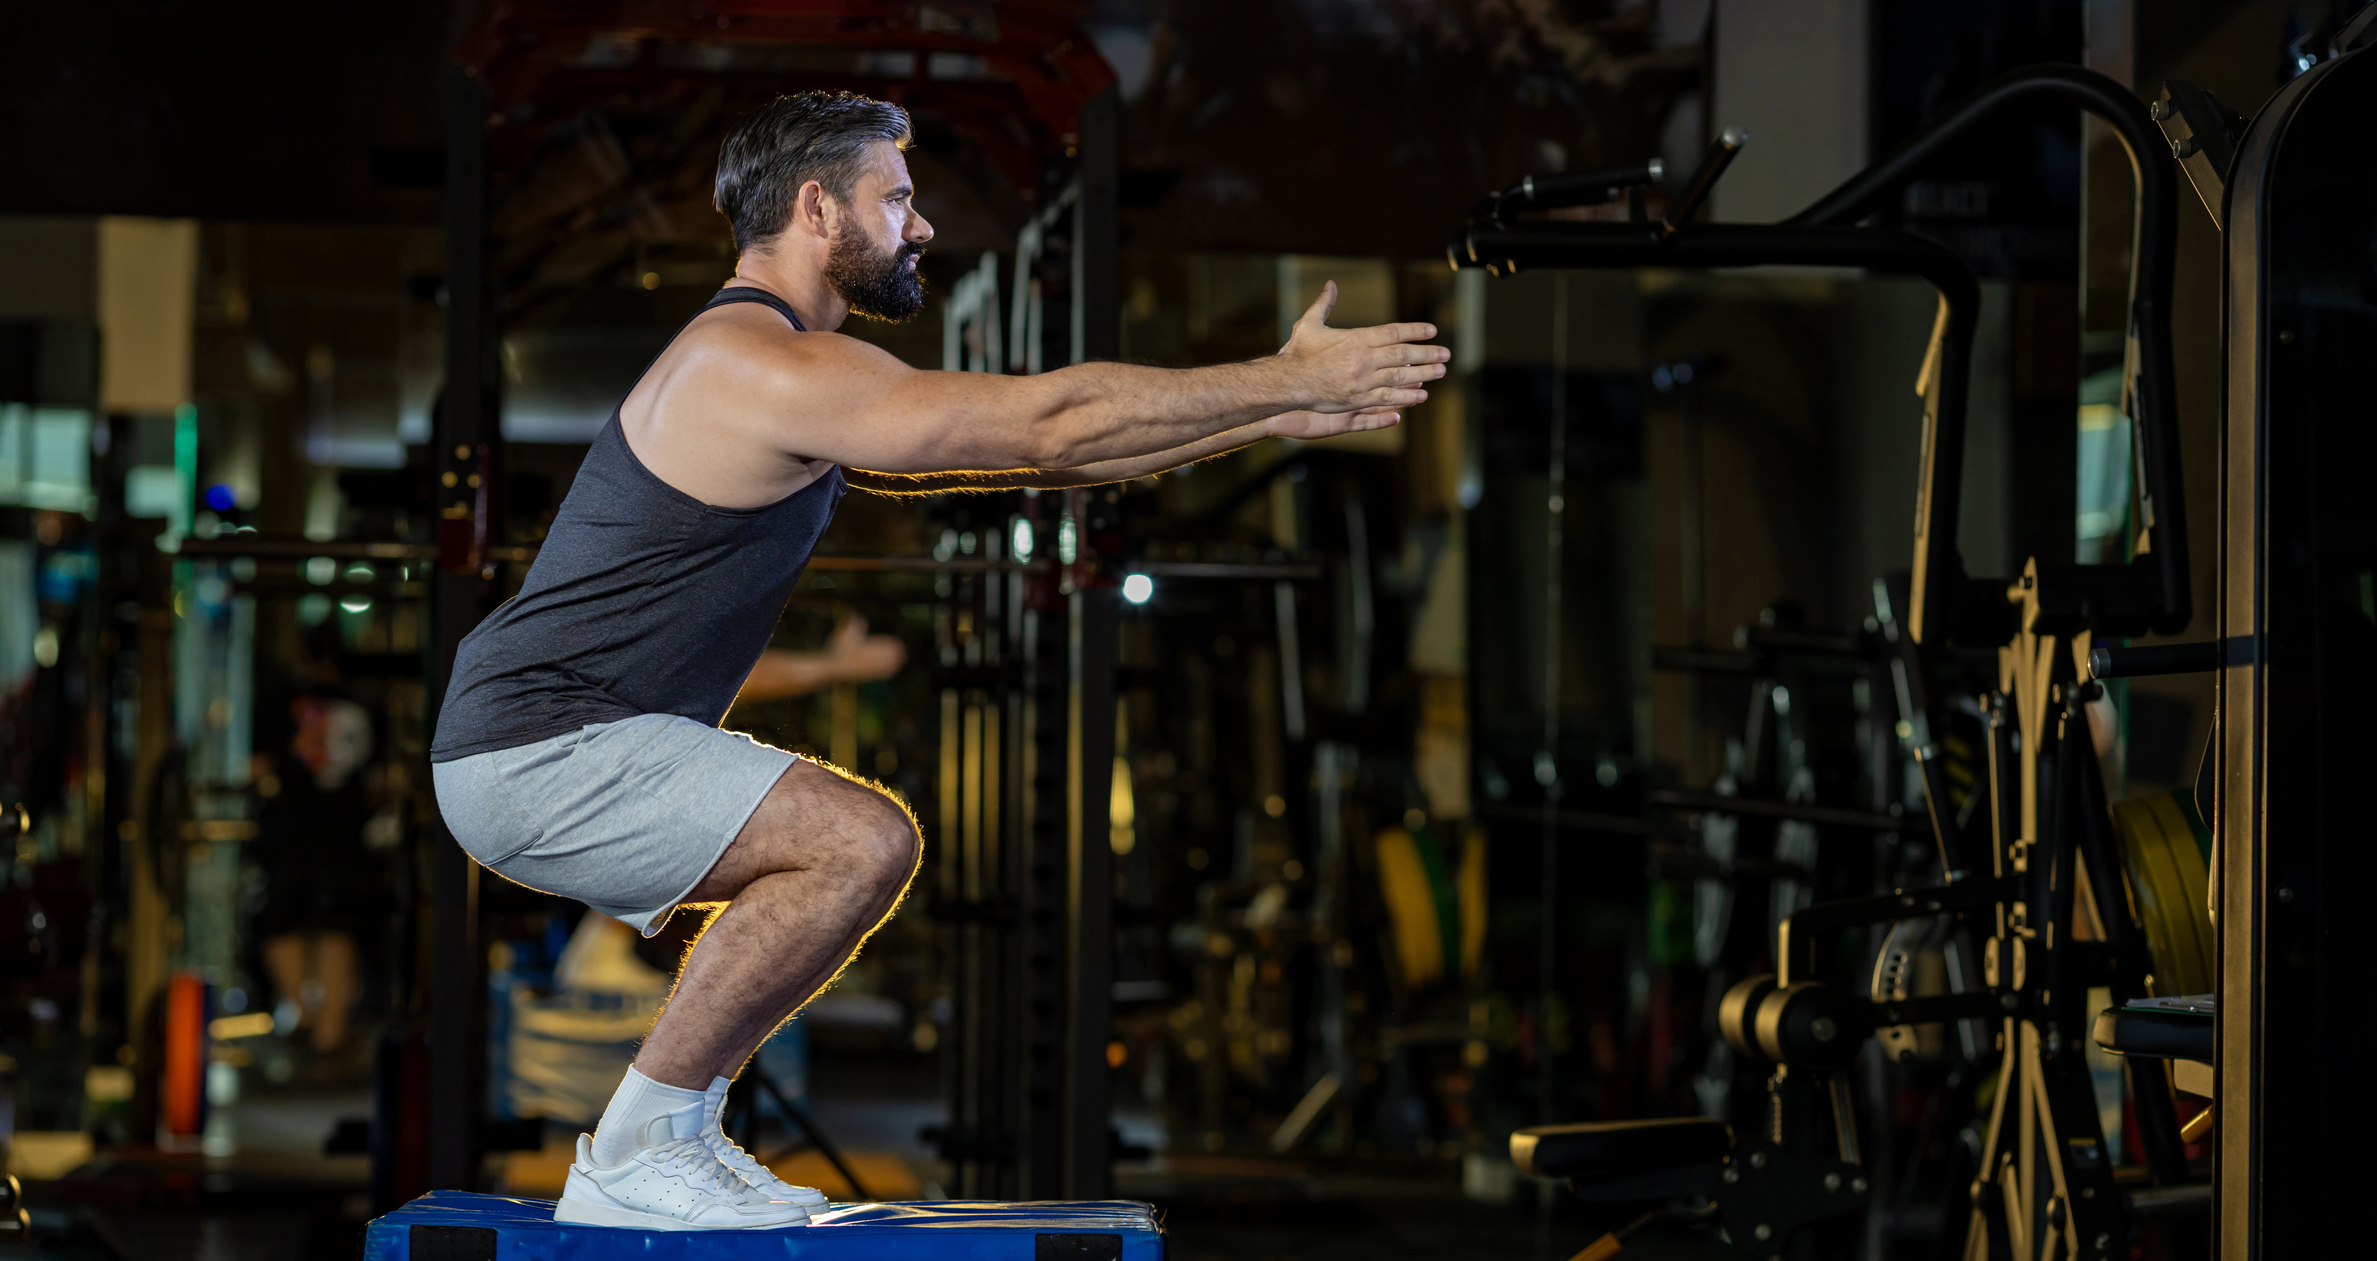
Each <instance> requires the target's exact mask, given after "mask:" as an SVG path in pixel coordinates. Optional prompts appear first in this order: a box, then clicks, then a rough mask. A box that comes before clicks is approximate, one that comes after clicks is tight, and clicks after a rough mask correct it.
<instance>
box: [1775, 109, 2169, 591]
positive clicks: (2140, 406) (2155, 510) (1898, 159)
mask: <svg viewBox="0 0 2377 1261" xmlns="http://www.w3.org/2000/svg"><path fill="white" fill-rule="evenodd" d="M2040 104H2054V105H2065V106H2076V107H2078V108H2079V109H2082V110H2085V111H2087V112H2088V113H2090V114H2094V115H2095V116H2097V117H2098V118H2101V119H2103V120H2104V121H2105V122H2106V123H2107V124H2109V125H2110V126H2111V127H2112V129H2113V134H2114V135H2116V136H2119V137H2120V138H2121V145H2122V148H2123V149H2124V150H2126V151H2127V152H2128V154H2129V164H2130V173H2131V178H2132V180H2133V181H2134V182H2135V186H2136V190H2137V193H2136V202H2135V205H2136V214H2135V219H2134V222H2135V224H2136V226H2135V229H2134V233H2133V237H2132V240H2131V253H2130V257H2131V259H2132V260H2133V261H2132V264H2131V267H2130V291H2129V337H2130V342H2131V345H2132V346H2133V347H2134V349H2135V361H2134V362H2135V364H2136V372H2137V376H2136V379H2135V382H2134V389H2135V395H2134V397H2133V398H2132V399H2130V400H2127V401H2129V402H2130V404H2131V411H2130V414H2131V416H2132V417H2133V418H2135V420H2136V421H2137V428H2138V446H2139V454H2140V455H2141V456H2142V457H2143V463H2144V465H2145V470H2146V484H2145V485H2144V486H2143V487H2140V488H2139V490H2140V492H2141V501H2142V504H2143V507H2144V511H2145V514H2146V520H2147V529H2146V538H2147V546H2146V551H2147V555H2146V556H2145V557H2144V558H2143V559H2144V560H2145V561H2146V563H2148V564H2149V565H2151V566H2152V568H2153V577H2154V584H2153V586H2154V589H2153V591H2152V593H2151V595H2150V596H2149V599H2148V601H2147V604H2148V607H2147V608H2145V609H2144V610H2137V609H2135V608H2134V605H2133V607H2132V608H2129V609H2124V608H2123V607H2121V606H2123V605H2125V604H2131V603H2132V602H2131V601H2128V600H2123V599H2121V598H2119V596H2120V595H2121V594H2127V593H2126V592H2116V591H2114V590H2112V588H2117V587H2122V586H2126V584H2123V583H2120V582H2119V581H2118V579H2117V578H2116V577H2115V576H2114V575H2105V576H2104V580H2102V581H2096V582H2092V581H2090V578H2089V576H2087V575H2083V574H2080V573H2076V572H2071V571H2075V570H2079V569H2081V568H2082V567H2080V566H2076V565H2071V564H2069V562H2068V561H2065V562H2062V563H2051V562H2049V561H2048V559H2047V558H2044V557H2042V558H2040V560H2041V563H2040V566H2039V568H2040V581H2041V583H2042V584H2048V583H2060V584H2062V585H2063V586H2065V587H2067V588H2068V587H2073V586H2080V587H2086V588H2091V590H2089V591H2087V592H2085V593H2083V594H2081V595H2080V596H2079V597H2078V600H2079V601H2080V602H2083V603H2085V604H2087V605H2089V606H2090V607H2089V608H2088V611H2087V616H2088V617H2089V620H2090V623H2091V625H2092V626H2093V629H2095V630H2096V632H2097V633H2098V634H2100V635H2134V634H2140V633H2143V632H2145V631H2149V630H2151V631H2153V632H2154V633H2156V634H2161V635H2170V634H2176V633H2178V632H2179V631H2181V630H2184V629H2185V628H2186V626H2187V623H2188V621H2189V620H2190V618H2191V617H2192V615H2193V611H2194V608H2193V603H2192V600H2191V598H2190V596H2189V592H2188V576H2187V504H2186V498H2185V489H2184V487H2183V486H2182V484H2181V478H2180V475H2179V414H2178V403H2177V398H2178V395H2177V387H2176V385H2175V384H2174V382H2173V379H2172V363H2171V279H2172V275H2173V272H2174V270H2175V267H2176V259H2177V248H2178V237H2179V201H2178V177H2177V175H2176V173H2175V172H2174V171H2173V170H2172V164H2171V163H2170V162H2168V161H2165V160H2164V155H2165V154H2167V153H2168V152H2169V146H2168V144H2167V143H2166V142H2165V141H2164V140H2163V138H2162V133H2161V132H2160V130H2159V129H2157V128H2156V127H2155V125H2154V119H2153V117H2152V115H2150V114H2149V113H2148V112H2147V107H2146V104H2145V102H2143V101H2140V100H2139V99H2138V98H2137V96H2136V95H2135V94H2133V93H2132V92H2131V91H2130V90H2129V89H2128V88H2125V87H2123V86H2121V85H2120V84H2119V83H2117V82H2115V81H2114V80H2112V79H2109V78H2107V77H2105V76H2104V75H2101V74H2098V73H2096V72H2095V71H2093V70H2083V69H2081V68H2079V67H2077V66H2057V65H2050V66H2031V67H2026V68H2024V69H2021V70H2016V71H2013V72H2012V73H2009V74H2006V75H2004V76H2002V77H2000V78H1998V79H1996V80H1995V81H1993V82H1991V83H1989V84H1988V85H1987V86H1985V87H1983V88H1982V89H1981V90H1980V91H1978V92H1975V93H1974V94H1972V95H1971V96H1969V97H1966V98H1965V99H1964V100H1963V101H1961V102H1959V103H1958V104H1957V105H1955V106H1954V107H1953V108H1951V109H1950V110H1949V112H1948V115H1947V117H1945V118H1943V119H1941V120H1940V121H1939V122H1938V123H1936V124H1934V125H1933V126H1932V127H1931V129H1930V130H1928V131H1926V132H1924V133H1923V134H1922V135H1920V136H1917V137H1915V138H1914V139H1913V140H1910V141H1908V142H1907V143H1906V144H1905V145H1904V146H1902V147H1900V148H1899V149H1898V150H1897V151H1896V152H1894V153H1892V154H1890V155H1889V156H1888V157H1885V158H1883V159H1882V160H1881V161H1879V162H1876V163H1874V164H1873V165H1872V166H1869V167H1867V168H1866V169H1865V170H1863V171H1860V172H1859V173H1857V174H1856V175H1855V176H1853V177H1851V178H1850V179H1849V181H1848V182H1847V183H1844V184H1842V185H1841V186H1840V187H1839V188H1836V189H1834V190H1833V191H1832V192H1830V193H1827V194H1826V195H1825V196H1824V197H1823V198H1822V199H1821V200H1819V201H1817V202H1816V204H1814V205H1812V206H1809V207H1808V208H1807V209H1805V210H1802V211H1800V212H1799V213H1798V214H1796V215H1793V216H1791V217H1790V218H1789V219H1786V220H1784V221H1783V222H1784V223H1785V224H1804V225H1808V226H1818V225H1833V224H1845V223H1852V222H1855V221H1856V220H1858V219H1862V218H1864V217H1865V216H1866V215H1869V214H1871V213H1873V212H1874V210H1876V209H1877V208H1879V207H1880V206H1881V205H1882V204H1883V202H1884V199H1886V198H1888V197H1889V196H1891V195H1892V194H1894V193H1896V192H1897V191H1898V190H1899V189H1901V188H1903V187H1904V186H1905V185H1906V183H1907V181H1909V180H1910V179H1912V178H1913V177H1914V176H1915V174H1916V173H1917V172H1918V171H1919V170H1921V168H1922V166H1923V164H1924V163H1925V162H1926V161H1929V160H1930V159H1931V158H1932V157H1934V156H1935V155H1937V154H1938V153H1939V152H1940V150H1942V149H1944V148H1946V147H1947V146H1948V145H1949V144H1950V143H1952V142H1953V141H1955V140H1956V139H1957V138H1959V137H1961V136H1962V135H1964V134H1965V133H1966V132H1968V131H1970V130H1972V129H1973V128H1974V127H1975V126H1976V125H1978V124H1980V123H1981V122H1982V121H1983V120H1985V119H1989V118H1994V117H1996V116H1997V115H1999V114H2002V113H2004V112H2006V111H2007V110H2010V109H2016V108H2022V107H2027V106H2035V105H2040ZM1938 454H1939V455H1941V456H1944V457H1947V458H1945V459H1941V460H1937V461H1935V463H1934V465H1933V467H1932V468H1931V469H1930V470H1929V476H1930V492H1931V493H1930V494H1929V496H1928V497H1927V499H1928V502H1929V503H1930V504H1931V505H1933V507H1934V509H1935V511H1936V510H1937V506H1938V505H1940V504H1943V503H1944V504H1946V505H1948V507H1949V512H1948V513H1947V515H1946V516H1945V518H1944V519H1939V520H1935V521H1933V522H1932V523H1930V524H1931V529H1930V530H1929V537H1931V538H1933V539H1942V538H1944V539H1946V540H1948V542H1949V546H1951V547H1953V546H1954V543H1953V540H1954V539H1955V537H1956V524H1957V523H1956V516H1955V513H1954V511H1953V509H1954V507H1955V504H1956V499H1955V496H1954V491H1953V487H1955V486H1956V485H1957V483H1958V479H1959V478H1960V477H1961V476H1962V474H1963V468H1964V452H1963V448H1962V444H1961V443H1958V444H1955V445H1954V447H1953V449H1952V450H1942V451H1940V452H1939V453H1938ZM2086 568H2090V569H2115V570H2120V569H2126V568H2127V567H2126V566H2104V567H2096V566H2090V567H2086ZM2059 570H2061V571H2065V572H2061V573H2059V572H2058V571H2059ZM1934 572H1935V573H1937V572H1942V571H1939V570H1937V569H1935V570H1934ZM2100 589H2101V590H2100ZM2091 596H2094V597H2095V598H2093V599H2092V598H2090V597H2091ZM2107 597H2111V598H2107ZM2075 629H2076V628H2075Z"/></svg>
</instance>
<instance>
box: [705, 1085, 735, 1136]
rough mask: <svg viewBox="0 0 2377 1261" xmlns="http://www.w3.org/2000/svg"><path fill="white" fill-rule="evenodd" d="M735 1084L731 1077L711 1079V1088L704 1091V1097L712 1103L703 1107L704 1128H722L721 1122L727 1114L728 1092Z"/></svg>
mask: <svg viewBox="0 0 2377 1261" xmlns="http://www.w3.org/2000/svg"><path fill="white" fill-rule="evenodd" d="M734 1084H735V1082H734V1079H733V1078H731V1077H713V1078H711V1079H710V1088H709V1089H708V1090H705V1091H703V1092H702V1095H703V1097H704V1098H705V1099H707V1100H708V1101H709V1105H710V1106H708V1107H707V1108H704V1109H702V1128H703V1129H706V1130H719V1129H721V1127H720V1125H719V1122H720V1121H722V1120H723V1119H725V1116H726V1092H727V1091H728V1090H729V1089H731V1088H732V1087H733V1086H734Z"/></svg>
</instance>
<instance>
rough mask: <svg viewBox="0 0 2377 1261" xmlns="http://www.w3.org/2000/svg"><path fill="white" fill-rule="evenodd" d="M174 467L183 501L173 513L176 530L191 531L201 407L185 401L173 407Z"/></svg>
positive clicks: (196, 477) (193, 515)
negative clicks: (180, 486) (180, 485)
mask: <svg viewBox="0 0 2377 1261" xmlns="http://www.w3.org/2000/svg"><path fill="white" fill-rule="evenodd" d="M173 471H174V473H175V475H176V476H177V477H179V478H180V480H181V484H182V496H181V503H180V505H179V506H178V508H177V509H176V511H175V513H174V517H173V530H174V533H176V534H188V533H189V532H190V530H191V528H192V527H193V526H194V525H195V524H196V523H197V512H198V408H197V406H196V405H195V404H191V403H184V404H182V405H181V406H179V407H176V408H174V409H173Z"/></svg>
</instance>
